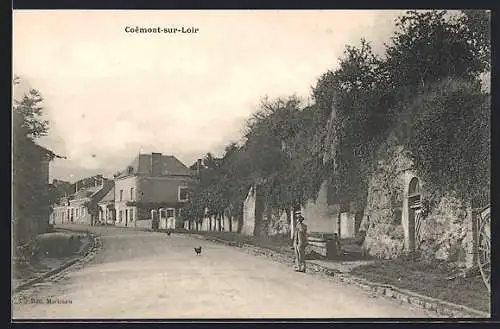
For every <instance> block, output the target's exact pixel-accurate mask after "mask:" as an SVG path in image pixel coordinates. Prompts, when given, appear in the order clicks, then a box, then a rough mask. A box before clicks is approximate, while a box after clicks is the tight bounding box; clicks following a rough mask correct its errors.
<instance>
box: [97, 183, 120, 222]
mask: <svg viewBox="0 0 500 329" xmlns="http://www.w3.org/2000/svg"><path fill="white" fill-rule="evenodd" d="M97 204H98V206H99V222H100V223H101V224H104V225H109V224H111V225H114V224H115V221H116V211H115V184H114V182H113V186H112V187H111V189H110V190H109V191H108V193H106V195H104V197H103V198H102V199H101V200H100V201H99V202H98V203H97Z"/></svg>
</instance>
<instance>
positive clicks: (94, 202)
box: [51, 178, 114, 225]
mask: <svg viewBox="0 0 500 329" xmlns="http://www.w3.org/2000/svg"><path fill="white" fill-rule="evenodd" d="M113 186H114V182H113V181H112V180H110V179H106V178H101V179H100V181H98V180H95V183H94V186H89V187H82V188H78V184H75V193H74V194H72V195H70V196H68V197H66V198H62V199H61V201H60V202H59V203H58V204H57V205H54V207H53V209H54V210H53V212H52V218H51V220H52V222H54V223H56V224H66V223H73V224H87V225H93V224H95V223H96V222H97V221H98V220H99V218H100V214H99V213H100V206H99V202H101V200H102V199H103V198H104V197H105V196H106V195H107V194H108V193H109V192H110V191H111V190H112V189H113ZM93 212H95V213H93Z"/></svg>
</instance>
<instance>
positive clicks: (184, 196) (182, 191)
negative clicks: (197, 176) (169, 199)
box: [179, 186, 189, 202]
mask: <svg viewBox="0 0 500 329" xmlns="http://www.w3.org/2000/svg"><path fill="white" fill-rule="evenodd" d="M188 199H189V190H188V188H187V187H185V186H179V201H181V202H182V201H187V200H188Z"/></svg>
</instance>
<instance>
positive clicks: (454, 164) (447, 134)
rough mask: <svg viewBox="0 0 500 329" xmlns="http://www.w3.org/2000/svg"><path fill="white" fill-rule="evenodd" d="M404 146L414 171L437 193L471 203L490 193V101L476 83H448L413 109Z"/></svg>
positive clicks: (417, 101) (427, 95) (430, 93)
mask: <svg viewBox="0 0 500 329" xmlns="http://www.w3.org/2000/svg"><path fill="white" fill-rule="evenodd" d="M412 106H413V107H417V108H418V109H419V111H418V115H416V116H415V117H414V118H413V120H412V121H411V124H410V127H409V131H410V133H409V136H408V140H407V143H406V146H407V148H408V149H409V150H410V152H411V155H412V160H413V162H414V165H415V168H416V170H417V171H418V173H419V174H420V175H421V177H422V178H423V179H424V180H425V181H426V182H429V184H431V188H432V189H433V190H436V191H441V192H443V193H444V192H445V191H456V192H458V193H459V196H460V197H461V198H464V199H468V200H471V199H473V198H475V197H477V196H480V195H482V194H484V193H485V192H486V193H487V192H488V191H489V189H490V149H491V140H490V98H489V96H488V95H484V94H483V93H482V92H481V90H480V86H479V85H478V84H477V83H470V82H466V81H455V80H447V81H445V82H443V83H441V84H439V85H437V86H435V87H434V88H433V89H432V90H431V91H429V92H427V93H426V94H424V95H423V96H421V97H419V98H417V100H416V101H415V103H414V104H413V105H412Z"/></svg>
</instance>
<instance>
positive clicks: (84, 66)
mask: <svg viewBox="0 0 500 329" xmlns="http://www.w3.org/2000/svg"><path fill="white" fill-rule="evenodd" d="M402 13H403V12H402V11H389V10H379V11H375V10H373V11H370V10H368V11H366V10H365V11H362V10H351V11H346V10H307V11H297V10H269V11H267V10H265V11H264V10H245V11H229V10H224V11H208V10H203V11H180V10H171V11H166V10H164V11H160V10H157V11H145V10H141V11H130V10H127V11H109V10H106V11H92V10H84V11H76V10H74V11H66V10H57V11H50V10H43V11H41V10H39V11H27V10H16V11H14V14H13V73H14V74H16V75H18V76H20V78H21V84H20V85H18V86H16V87H15V90H14V95H13V96H14V98H15V99H19V98H20V97H22V95H23V93H24V92H26V91H27V90H29V89H30V88H36V89H38V90H39V91H40V92H41V94H42V95H43V97H44V103H43V105H44V112H45V116H46V119H47V120H49V122H50V131H49V134H48V136H46V137H43V138H42V139H40V140H39V143H40V144H41V145H43V146H46V147H48V148H50V149H51V150H53V151H54V152H55V153H57V154H59V155H62V156H66V157H67V159H65V160H64V159H56V160H55V161H53V162H52V163H51V168H50V173H51V178H50V179H51V180H52V179H53V178H57V179H64V180H69V181H72V182H74V181H75V180H77V179H80V178H83V177H88V176H91V175H95V174H99V173H100V174H104V175H105V176H112V174H113V173H115V172H117V171H119V170H123V168H125V167H126V166H127V165H128V164H129V163H130V162H131V161H132V159H133V158H134V157H135V156H136V155H137V154H139V153H150V152H161V153H163V154H170V155H175V156H176V157H177V158H178V159H179V160H181V161H182V162H183V163H184V164H186V165H187V166H190V165H191V164H192V163H194V162H195V161H196V159H197V158H201V157H203V156H204V155H205V154H206V153H207V152H211V153H212V154H215V155H217V156H220V155H222V152H223V150H224V147H225V146H226V145H228V144H229V143H230V142H231V141H238V140H240V139H241V137H242V129H243V127H244V124H245V120H246V119H247V118H249V117H250V115H251V114H252V113H253V112H255V111H257V109H258V104H259V102H260V100H261V99H262V98H263V97H264V96H266V95H267V96H269V97H270V98H276V97H286V96H289V95H292V94H295V95H297V96H299V97H301V98H303V99H304V102H306V103H307V101H308V98H309V97H310V94H311V87H312V86H313V85H315V83H316V81H317V79H318V78H319V77H320V76H321V74H323V73H324V72H326V71H327V70H330V69H335V68H336V67H337V62H338V58H339V57H340V56H341V55H342V53H343V51H344V49H345V46H346V45H347V44H349V45H356V44H359V40H360V39H361V38H362V37H364V38H366V39H367V40H368V41H371V42H372V45H373V47H374V49H375V50H376V51H378V52H380V51H382V49H383V43H384V42H388V41H389V38H390V35H391V34H392V31H393V28H394V19H395V18H396V17H397V16H398V15H400V14H402ZM127 26H128V27H132V28H134V27H136V26H137V27H144V28H148V27H157V26H159V27H161V28H164V27H168V28H171V27H178V28H181V27H185V29H186V28H189V27H194V28H197V29H198V32H197V33H191V34H185V33H184V34H182V33H175V34H169V33H149V34H145V33H127V32H126V31H125V29H126V27H127Z"/></svg>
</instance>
